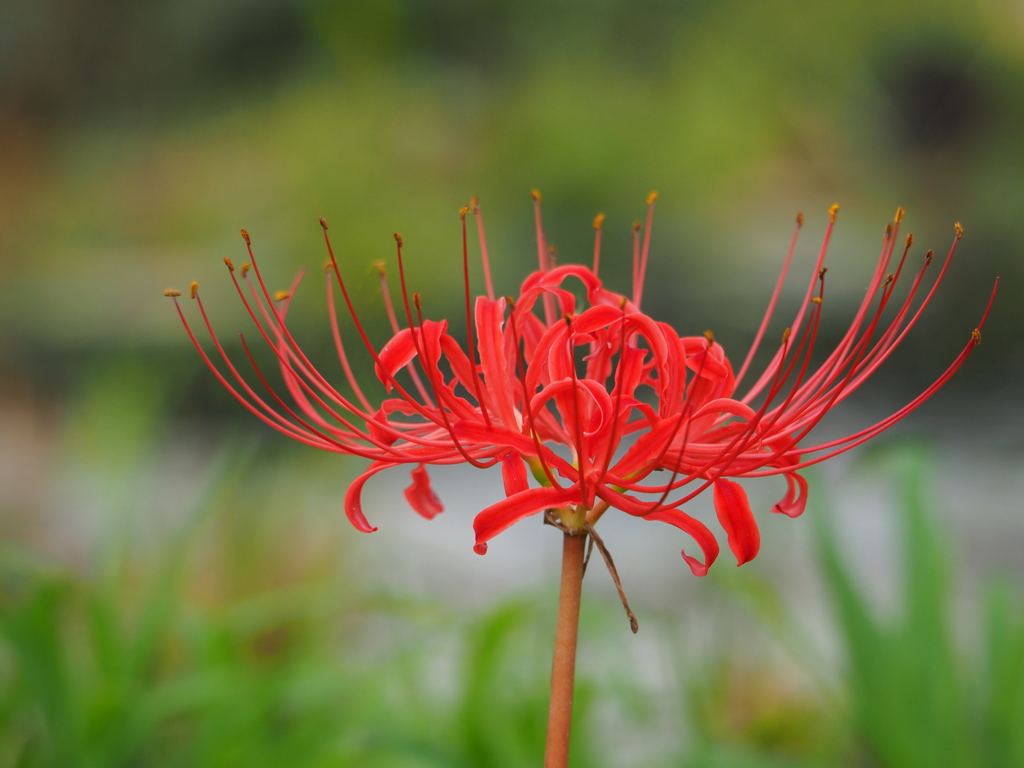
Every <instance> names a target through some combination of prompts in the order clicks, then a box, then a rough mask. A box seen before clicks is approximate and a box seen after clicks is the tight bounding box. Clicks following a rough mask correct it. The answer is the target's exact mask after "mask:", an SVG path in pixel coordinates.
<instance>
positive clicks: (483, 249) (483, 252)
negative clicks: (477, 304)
mask: <svg viewBox="0 0 1024 768" xmlns="http://www.w3.org/2000/svg"><path fill="white" fill-rule="evenodd" d="M470 208H472V209H473V217H474V218H475V219H476V234H477V238H478V239H479V240H480V263H481V264H482V265H483V268H484V285H486V286H487V298H488V299H490V300H491V301H494V286H493V285H492V284H491V260H490V258H489V257H488V256H487V238H486V237H485V236H484V214H483V212H482V211H481V210H480V200H479V199H478V198H475V197H474V198H473V199H472V200H471V201H470Z"/></svg>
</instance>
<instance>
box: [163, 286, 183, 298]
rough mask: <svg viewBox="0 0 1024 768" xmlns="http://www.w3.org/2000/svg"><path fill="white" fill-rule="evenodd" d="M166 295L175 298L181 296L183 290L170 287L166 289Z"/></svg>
mask: <svg viewBox="0 0 1024 768" xmlns="http://www.w3.org/2000/svg"><path fill="white" fill-rule="evenodd" d="M164 296H167V297H169V298H174V297H175V296H181V291H176V290H174V289H173V288H170V289H168V290H166V291H164Z"/></svg>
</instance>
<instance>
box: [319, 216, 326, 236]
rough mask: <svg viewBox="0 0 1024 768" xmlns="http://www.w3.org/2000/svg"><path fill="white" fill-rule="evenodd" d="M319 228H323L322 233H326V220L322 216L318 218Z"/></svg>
mask: <svg viewBox="0 0 1024 768" xmlns="http://www.w3.org/2000/svg"><path fill="white" fill-rule="evenodd" d="M320 226H321V227H323V228H324V232H326V231H327V219H325V218H324V217H323V216H321V217H320Z"/></svg>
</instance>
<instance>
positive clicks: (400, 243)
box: [395, 232, 405, 248]
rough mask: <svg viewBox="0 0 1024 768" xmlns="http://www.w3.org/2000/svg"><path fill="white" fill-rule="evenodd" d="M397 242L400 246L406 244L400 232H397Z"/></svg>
mask: <svg viewBox="0 0 1024 768" xmlns="http://www.w3.org/2000/svg"><path fill="white" fill-rule="evenodd" d="M395 242H396V243H398V247H399V248H401V247H402V246H403V245H405V241H403V240H402V236H401V235H400V234H398V233H397V232H395Z"/></svg>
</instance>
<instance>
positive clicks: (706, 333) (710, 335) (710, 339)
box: [704, 330, 715, 346]
mask: <svg viewBox="0 0 1024 768" xmlns="http://www.w3.org/2000/svg"><path fill="white" fill-rule="evenodd" d="M704 338H705V339H707V340H708V346H714V343H715V334H713V333H712V332H711V331H710V330H708V331H704Z"/></svg>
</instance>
